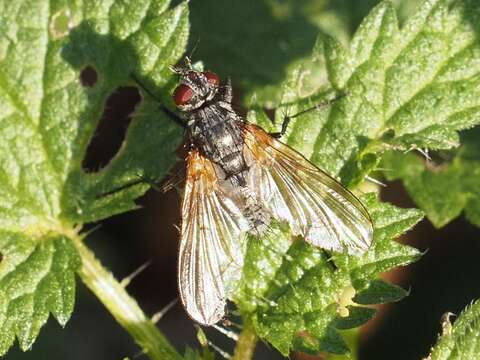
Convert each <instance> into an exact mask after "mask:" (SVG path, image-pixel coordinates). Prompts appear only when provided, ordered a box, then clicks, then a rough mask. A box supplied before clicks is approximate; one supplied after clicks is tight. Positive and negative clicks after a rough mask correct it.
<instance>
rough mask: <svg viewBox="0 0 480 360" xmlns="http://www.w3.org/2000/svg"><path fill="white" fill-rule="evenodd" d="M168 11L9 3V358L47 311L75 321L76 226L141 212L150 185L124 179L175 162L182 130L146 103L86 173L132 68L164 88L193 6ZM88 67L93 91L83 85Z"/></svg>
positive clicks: (4, 27) (3, 135)
mask: <svg viewBox="0 0 480 360" xmlns="http://www.w3.org/2000/svg"><path fill="white" fill-rule="evenodd" d="M168 6H169V2H168V1H164V0H154V1H145V0H142V1H113V0H112V1H100V2H99V1H94V0H87V1H84V2H83V3H72V2H69V1H61V0H60V1H53V2H48V1H43V0H29V1H27V0H19V1H8V0H0V120H1V121H0V254H1V255H2V260H1V263H0V329H1V331H0V355H3V354H5V353H6V351H7V350H8V348H9V347H10V346H11V345H12V343H13V342H14V340H15V336H16V337H17V338H18V340H19V343H20V347H21V348H22V349H23V350H27V349H29V348H30V347H31V345H32V343H33V341H34V340H35V338H36V336H37V334H38V332H39V329H40V327H41V326H42V325H43V324H44V323H45V322H46V320H47V318H48V315H49V312H51V313H52V314H53V315H54V316H55V317H56V319H57V320H58V321H59V322H60V324H62V325H64V324H65V323H66V321H67V320H68V318H69V317H70V315H71V312H72V309H73V303H74V297H75V286H74V275H73V274H74V272H75V271H76V270H77V269H79V266H80V264H79V260H78V255H77V252H76V250H75V248H74V247H73V245H72V243H71V240H72V239H76V241H81V239H80V236H79V234H78V232H79V229H80V226H79V225H81V224H83V223H85V222H91V221H97V220H99V219H102V218H105V217H108V216H111V215H113V214H115V213H119V212H123V211H127V210H131V209H134V208H136V205H135V203H134V201H133V200H134V199H135V198H137V197H138V196H140V195H141V194H143V193H144V192H145V191H146V189H147V188H148V186H147V185H137V186H132V187H126V185H128V184H129V183H130V182H132V181H138V176H139V175H143V176H149V177H161V176H163V175H164V174H166V172H167V171H168V169H169V168H170V166H171V165H172V164H173V162H174V161H175V155H174V151H175V149H176V148H177V146H178V144H179V143H180V141H181V138H182V136H181V131H180V130H179V129H178V128H177V127H176V125H174V124H172V122H171V121H170V120H169V119H168V118H167V117H166V115H164V114H163V113H162V112H160V111H158V107H157V105H156V103H155V101H153V100H151V99H147V98H145V99H143V101H142V103H141V105H140V106H138V108H137V109H136V114H135V116H134V118H133V120H132V122H131V125H130V127H129V129H128V132H127V135H126V139H125V141H124V143H123V144H122V147H121V149H120V151H119V153H118V154H116V155H115V157H114V158H113V159H112V160H111V162H110V163H109V164H108V165H107V166H106V167H105V168H103V169H101V170H100V171H97V172H95V173H86V172H85V171H84V170H83V169H82V160H83V158H84V156H85V152H86V149H87V146H88V144H89V142H90V139H91V137H92V135H93V134H94V131H95V129H96V126H97V124H98V122H99V120H100V118H101V115H102V112H103V110H104V107H105V103H106V100H107V98H108V97H109V95H110V94H112V93H113V92H114V91H115V90H116V89H117V88H118V87H119V86H126V85H132V84H134V83H133V81H132V77H131V75H132V74H135V75H136V76H137V77H146V76H148V77H149V78H150V85H156V86H158V87H159V88H160V89H161V90H160V92H162V94H166V93H167V91H168V89H167V87H168V86H167V85H168V82H169V81H170V79H171V76H172V74H171V73H170V71H169V70H168V65H170V64H172V63H175V62H176V61H177V60H178V59H179V57H180V56H181V54H182V53H183V51H184V48H185V44H186V42H187V36H188V29H189V24H188V8H187V6H186V4H185V3H181V4H180V5H178V6H177V7H175V8H172V9H169V8H168ZM87 66H90V67H91V68H93V69H94V70H95V72H96V74H97V81H96V83H95V84H93V85H92V86H91V87H89V86H84V85H82V82H81V81H80V74H81V71H82V70H83V69H84V68H85V67H87ZM166 86H167V87H166ZM123 187H125V189H124V190H123V191H119V192H114V193H112V194H110V195H108V196H103V195H104V194H106V193H110V192H112V191H114V190H115V189H117V188H123Z"/></svg>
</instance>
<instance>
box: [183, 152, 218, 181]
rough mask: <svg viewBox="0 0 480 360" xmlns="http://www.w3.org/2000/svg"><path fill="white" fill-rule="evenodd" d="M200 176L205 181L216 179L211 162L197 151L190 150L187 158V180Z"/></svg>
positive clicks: (196, 178)
mask: <svg viewBox="0 0 480 360" xmlns="http://www.w3.org/2000/svg"><path fill="white" fill-rule="evenodd" d="M202 177H203V178H205V181H206V183H214V182H216V180H217V175H216V174H215V169H214V168H213V164H212V162H211V161H210V160H208V159H207V158H205V157H203V156H202V155H200V153H199V152H198V151H196V150H192V151H191V152H190V153H189V154H188V158H187V181H196V180H198V179H200V178H202Z"/></svg>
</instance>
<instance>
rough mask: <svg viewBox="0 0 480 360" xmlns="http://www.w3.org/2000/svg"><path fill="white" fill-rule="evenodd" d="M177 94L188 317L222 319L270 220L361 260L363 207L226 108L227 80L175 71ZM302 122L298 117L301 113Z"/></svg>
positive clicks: (365, 227) (182, 284) (368, 234)
mask: <svg viewBox="0 0 480 360" xmlns="http://www.w3.org/2000/svg"><path fill="white" fill-rule="evenodd" d="M174 71H175V72H176V73H177V74H179V75H180V82H179V84H178V86H177V87H176V89H175V91H174V95H173V99H174V102H175V104H176V106H177V108H178V110H180V111H181V112H182V113H183V114H184V115H185V118H183V117H182V118H180V117H178V116H176V115H175V114H173V113H170V112H169V111H168V112H169V113H170V115H173V116H176V120H177V121H178V122H180V123H181V124H182V125H183V126H184V127H185V129H186V132H187V143H188V145H189V146H190V151H189V153H188V156H187V159H186V162H187V171H186V184H185V192H184V197H183V202H182V224H181V239H180V250H179V261H178V275H177V276H178V285H179V292H180V298H181V301H182V303H183V306H184V307H185V309H186V311H187V313H188V314H189V316H190V317H191V318H192V319H193V320H195V321H197V322H199V323H201V324H204V325H213V324H215V323H216V322H218V321H219V320H221V319H222V318H223V317H224V315H225V304H226V298H227V297H228V295H229V294H230V292H231V291H232V290H233V289H230V288H228V286H231V285H232V284H234V283H235V281H236V280H238V279H239V277H240V275H241V270H242V266H243V258H244V254H245V246H246V236H247V235H248V234H255V235H262V234H263V233H264V232H265V231H266V230H267V228H268V226H269V224H270V221H271V220H272V219H277V220H280V221H284V222H287V223H288V224H289V226H290V229H291V232H292V233H293V234H294V235H300V236H302V237H303V238H304V239H305V241H307V242H308V243H310V244H312V245H315V246H318V247H321V248H323V249H327V250H332V251H338V252H348V253H350V254H359V253H363V252H365V251H366V250H367V249H368V248H369V246H370V244H371V242H372V237H373V236H372V234H373V226H372V222H371V219H370V216H369V214H368V212H367V210H366V208H365V207H364V206H363V205H362V203H361V202H360V201H359V200H358V199H357V198H356V197H355V196H354V195H353V194H352V193H351V192H350V191H348V190H347V189H346V188H344V187H343V186H342V185H341V184H340V183H339V182H338V181H336V180H335V179H333V178H332V177H331V176H329V175H327V174H326V173H325V172H323V171H322V170H320V169H319V168H317V167H316V166H315V165H313V164H312V163H310V162H309V161H308V160H307V159H306V158H305V157H303V156H302V155H301V154H300V153H298V152H297V151H295V150H294V149H292V148H290V147H289V146H287V145H285V144H283V143H282V142H280V141H279V140H278V138H279V137H281V136H282V135H283V133H284V132H285V130H286V127H287V125H288V121H289V120H290V119H291V118H292V117H290V118H287V119H286V121H285V122H284V124H283V126H282V131H281V132H280V133H273V134H270V133H267V132H265V131H264V130H263V129H262V128H260V127H258V126H256V125H253V124H250V123H248V122H246V121H245V120H244V119H243V118H242V117H241V116H239V115H238V114H237V113H236V112H235V111H234V109H233V108H232V105H231V103H232V87H231V84H230V80H227V81H226V82H225V83H223V84H222V83H221V82H220V78H219V77H218V75H216V74H215V73H213V72H210V71H203V72H200V71H197V70H195V69H193V68H192V66H191V64H190V61H189V60H188V58H187V61H186V65H185V66H184V67H175V68H174ZM302 113H303V112H302Z"/></svg>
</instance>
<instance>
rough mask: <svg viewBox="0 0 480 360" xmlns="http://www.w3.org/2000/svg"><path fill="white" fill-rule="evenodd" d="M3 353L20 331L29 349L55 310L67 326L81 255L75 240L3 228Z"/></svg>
mask: <svg viewBox="0 0 480 360" xmlns="http://www.w3.org/2000/svg"><path fill="white" fill-rule="evenodd" d="M0 249H2V256H3V260H2V262H1V264H0V289H1V292H0V334H1V337H0V353H2V354H3V353H5V352H6V351H7V349H8V348H9V347H10V346H12V345H13V343H14V341H15V336H16V337H17V338H18V342H19V344H20V347H21V348H22V349H23V350H27V349H29V348H30V347H31V346H32V344H33V342H34V341H35V338H36V337H37V335H38V333H39V331H40V328H41V327H42V326H43V325H44V324H45V323H46V321H47V319H48V315H49V313H50V312H51V313H52V314H53V316H54V317H55V318H56V319H57V321H58V322H59V323H60V324H61V325H62V326H64V325H65V324H66V322H67V320H68V319H69V317H70V314H71V313H72V310H73V304H74V296H75V270H77V269H78V268H79V266H80V259H79V257H78V256H77V253H76V251H75V248H73V245H72V244H71V242H70V240H69V239H68V238H66V237H64V236H61V235H54V234H51V235H50V234H45V235H44V236H42V237H41V238H37V239H35V238H32V237H29V236H26V235H25V234H19V233H8V232H3V231H2V232H0Z"/></svg>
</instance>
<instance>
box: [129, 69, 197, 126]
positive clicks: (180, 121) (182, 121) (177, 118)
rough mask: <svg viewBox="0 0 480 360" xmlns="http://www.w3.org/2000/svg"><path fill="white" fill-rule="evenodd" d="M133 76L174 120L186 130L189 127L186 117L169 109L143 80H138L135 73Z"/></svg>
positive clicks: (141, 87)
mask: <svg viewBox="0 0 480 360" xmlns="http://www.w3.org/2000/svg"><path fill="white" fill-rule="evenodd" d="M132 78H133V80H134V81H135V82H136V83H137V85H138V86H139V87H140V89H142V90H143V91H144V92H146V93H147V94H148V95H149V96H150V97H152V98H153V99H155V100H156V101H157V102H158V103H159V104H160V109H162V111H163V112H165V113H166V114H167V115H169V116H170V117H171V119H172V120H173V121H175V122H176V123H177V124H178V125H180V126H181V127H183V128H184V129H185V130H186V129H187V128H188V124H187V121H186V120H185V119H184V118H182V117H181V116H179V115H178V114H177V113H175V112H174V111H172V110H170V109H168V108H167V107H166V106H165V105H163V103H162V101H161V99H159V98H158V97H156V96H155V94H154V93H152V92H151V91H150V90H149V89H148V88H147V87H146V86H145V85H143V84H142V82H141V81H140V80H138V79H137V78H136V77H135V76H134V75H133V74H132Z"/></svg>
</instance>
